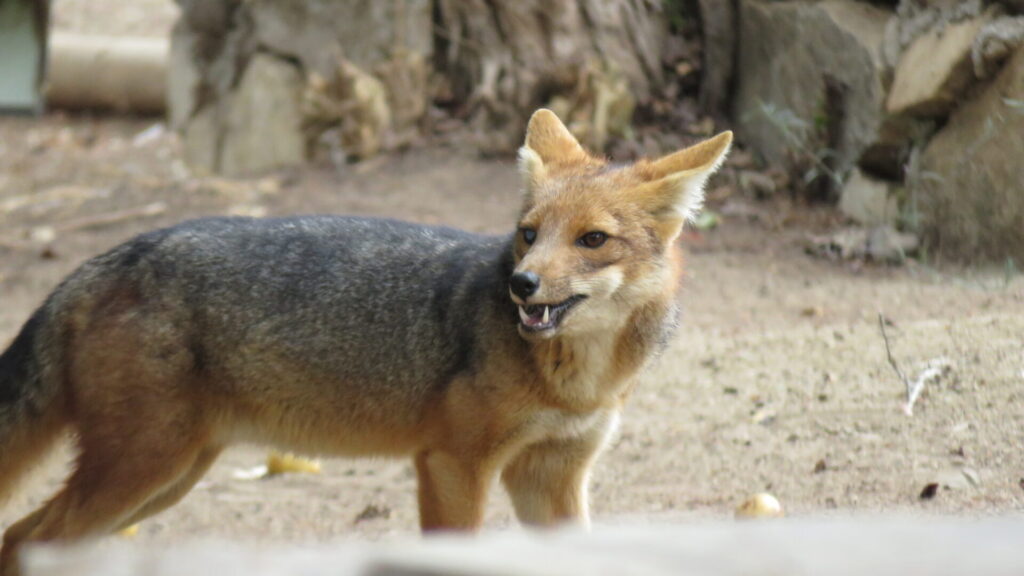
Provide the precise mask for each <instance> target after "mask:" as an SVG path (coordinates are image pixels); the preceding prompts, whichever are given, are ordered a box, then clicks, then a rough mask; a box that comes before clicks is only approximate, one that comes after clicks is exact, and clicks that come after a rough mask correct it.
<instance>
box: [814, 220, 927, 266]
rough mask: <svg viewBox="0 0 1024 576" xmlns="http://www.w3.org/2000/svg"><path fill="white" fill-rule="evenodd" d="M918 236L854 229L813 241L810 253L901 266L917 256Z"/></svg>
mask: <svg viewBox="0 0 1024 576" xmlns="http://www.w3.org/2000/svg"><path fill="white" fill-rule="evenodd" d="M918 245H919V241H918V238H917V236H915V235H913V234H909V233H903V232H899V231H897V230H895V229H894V228H892V227H891V226H876V227H875V228H871V229H867V228H859V227H851V228H844V229H842V230H838V231H836V232H834V233H832V234H828V235H824V236H814V237H812V238H810V239H809V242H808V246H807V251H808V252H809V253H811V254H813V255H815V256H821V257H824V258H830V259H837V260H862V259H865V258H869V259H871V260H874V261H876V262H888V263H893V264H899V263H901V262H903V261H904V260H905V259H906V257H907V256H908V255H910V254H912V253H914V252H915V251H916V250H917V248H918Z"/></svg>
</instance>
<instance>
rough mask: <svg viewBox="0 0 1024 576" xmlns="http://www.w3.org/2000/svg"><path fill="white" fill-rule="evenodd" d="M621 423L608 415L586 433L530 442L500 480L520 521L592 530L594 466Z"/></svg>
mask: <svg viewBox="0 0 1024 576" xmlns="http://www.w3.org/2000/svg"><path fill="white" fill-rule="evenodd" d="M617 423H618V414H617V413H612V414H608V415H606V417H604V418H603V419H602V420H601V422H600V423H599V424H598V425H596V426H594V427H593V428H592V429H590V430H587V431H586V432H585V433H584V434H581V435H579V436H574V437H571V438H559V439H552V440H546V441H543V442H540V443H537V444H532V445H530V446H527V447H526V448H525V449H524V450H523V451H522V452H521V453H519V454H518V455H517V456H516V457H515V458H514V459H513V460H512V461H511V462H509V464H508V465H507V466H506V467H505V469H504V471H503V472H502V475H501V480H502V483H504V485H505V488H506V489H507V490H508V493H509V496H511V498H512V505H513V507H514V508H515V511H516V517H518V518H519V521H520V522H522V523H523V524H527V525H530V526H555V525H559V524H578V525H581V526H584V527H587V528H589V527H590V508H589V503H588V495H587V483H588V481H589V477H590V468H591V466H592V465H593V463H594V461H595V460H596V459H597V456H598V454H599V453H600V451H601V449H602V448H603V447H604V445H605V444H606V443H607V441H608V438H609V437H610V436H611V434H612V432H613V431H614V429H615V426H616V424H617Z"/></svg>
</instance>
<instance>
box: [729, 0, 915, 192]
mask: <svg viewBox="0 0 1024 576" xmlns="http://www.w3.org/2000/svg"><path fill="white" fill-rule="evenodd" d="M891 18H893V13H892V12H891V11H889V10H886V9H884V8H881V7H878V6H876V5H873V4H869V3H866V2H854V1H851V0H825V1H822V2H798V1H783V2H768V1H765V0H741V1H740V14H739V25H740V38H741V39H742V40H741V41H740V42H739V66H738V73H737V92H736V99H735V103H734V109H735V117H736V119H737V121H738V123H739V129H740V131H741V134H742V136H743V137H744V139H745V141H746V142H748V143H749V144H752V145H753V146H754V148H755V149H757V150H758V151H760V152H761V153H762V155H763V156H765V158H766V159H767V160H768V161H769V162H771V163H773V164H789V165H797V164H798V161H802V163H803V164H805V165H806V164H820V165H821V166H823V167H826V168H827V169H829V170H831V171H833V172H834V173H835V174H836V175H842V174H845V173H846V171H848V170H849V169H850V168H851V167H853V166H855V165H857V164H858V163H859V162H861V161H862V158H868V159H870V160H871V161H870V164H877V166H874V165H872V166H867V168H869V169H871V170H873V171H875V172H882V173H890V174H891V173H898V171H899V167H898V166H899V164H900V162H901V152H902V150H903V149H905V147H906V145H907V144H908V138H907V134H908V133H910V132H912V131H910V130H905V129H898V130H896V129H887V128H886V123H887V121H888V118H887V116H886V112H885V98H886V90H885V85H886V81H885V80H886V74H887V73H888V71H887V67H886V64H885V62H884V59H883V58H882V46H883V41H884V35H885V29H886V25H887V23H888V22H889V20H890V19H891Z"/></svg>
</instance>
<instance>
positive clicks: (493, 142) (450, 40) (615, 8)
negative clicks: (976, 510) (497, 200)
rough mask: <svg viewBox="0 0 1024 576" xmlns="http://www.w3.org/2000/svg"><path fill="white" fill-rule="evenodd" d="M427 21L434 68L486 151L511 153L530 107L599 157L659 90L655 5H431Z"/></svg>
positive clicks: (557, 1) (659, 33)
mask: <svg viewBox="0 0 1024 576" xmlns="http://www.w3.org/2000/svg"><path fill="white" fill-rule="evenodd" d="M435 20H436V26H435V29H436V34H437V37H436V48H435V63H436V66H437V68H438V70H439V71H440V72H441V74H442V76H443V77H444V78H446V79H447V80H448V82H449V83H450V89H451V97H452V98H453V99H454V102H455V103H456V104H457V105H458V106H460V107H461V109H462V112H463V113H464V114H465V115H467V116H468V117H469V118H470V119H471V123H472V125H473V126H474V127H475V128H476V129H477V133H478V135H479V136H480V142H478V144H479V145H481V146H482V147H483V148H484V149H485V150H495V151H504V150H511V149H514V148H515V147H516V146H518V144H519V142H520V137H521V136H522V132H523V129H524V126H525V123H526V119H527V117H528V115H529V114H530V113H531V112H532V111H533V110H534V109H536V108H537V107H539V106H551V107H553V108H556V112H558V113H559V114H560V115H567V116H568V117H569V120H570V124H573V123H575V124H576V126H571V127H573V128H574V131H577V132H583V133H584V134H578V135H580V136H583V137H584V138H585V139H586V140H588V143H589V144H590V145H591V146H595V147H598V148H600V147H602V146H603V144H604V142H603V140H604V139H605V137H607V135H608V132H609V131H611V132H614V131H616V130H622V129H625V128H626V127H627V125H628V120H629V118H628V117H629V116H630V115H631V112H632V105H633V102H634V99H635V100H636V101H639V102H641V103H643V102H646V101H648V100H649V99H650V97H651V96H652V94H654V93H656V92H657V90H658V89H660V88H661V86H662V84H663V75H662V63H661V52H662V48H663V44H664V40H665V37H666V34H667V24H666V19H665V17H664V15H663V13H662V3H661V2H656V1H647V0H579V1H570V0H522V1H517V2H494V1H489V0H437V1H436V4H435ZM622 116H625V117H626V119H625V121H622V120H620V119H619V118H621V117H622Z"/></svg>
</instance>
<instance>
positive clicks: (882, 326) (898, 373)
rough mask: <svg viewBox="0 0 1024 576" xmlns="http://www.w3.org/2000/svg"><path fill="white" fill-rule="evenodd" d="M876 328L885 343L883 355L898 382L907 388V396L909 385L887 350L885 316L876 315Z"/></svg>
mask: <svg viewBox="0 0 1024 576" xmlns="http://www.w3.org/2000/svg"><path fill="white" fill-rule="evenodd" d="M878 328H879V329H881V331H882V340H884V341H885V355H886V356H888V357H889V365H890V366H892V369H893V370H895V371H896V376H898V377H899V379H900V382H902V383H903V385H904V386H906V387H907V390H908V394H909V390H910V383H909V382H908V381H907V377H906V376H904V375H903V371H902V370H900V367H899V365H897V364H896V360H895V359H894V358H893V357H892V350H891V349H890V348H889V335H888V334H886V333H885V316H882V313H881V312H879V313H878Z"/></svg>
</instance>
